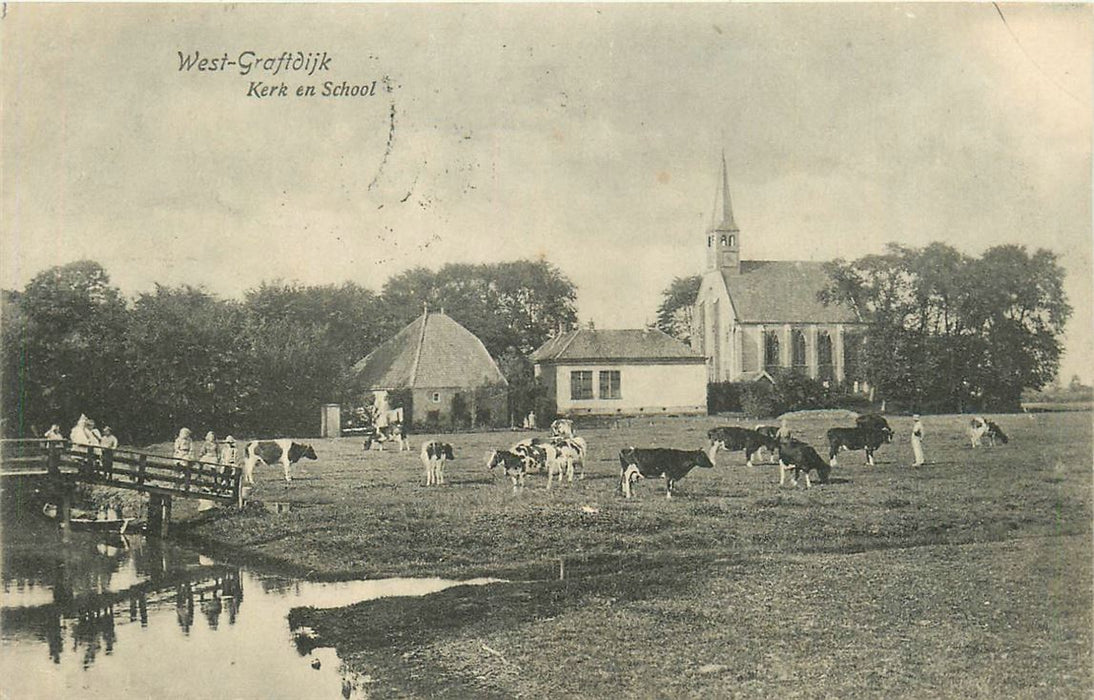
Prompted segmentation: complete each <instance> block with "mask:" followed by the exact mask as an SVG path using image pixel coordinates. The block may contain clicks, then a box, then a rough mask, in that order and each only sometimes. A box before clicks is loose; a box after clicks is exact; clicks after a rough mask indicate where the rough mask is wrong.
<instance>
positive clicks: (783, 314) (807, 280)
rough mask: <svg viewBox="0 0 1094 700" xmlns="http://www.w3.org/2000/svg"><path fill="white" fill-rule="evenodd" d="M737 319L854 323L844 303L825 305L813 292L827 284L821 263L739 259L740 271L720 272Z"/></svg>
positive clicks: (761, 321) (744, 320)
mask: <svg viewBox="0 0 1094 700" xmlns="http://www.w3.org/2000/svg"><path fill="white" fill-rule="evenodd" d="M722 279H723V280H724V281H725V285H726V291H728V292H729V298H730V299H731V300H732V301H733V307H734V309H735V310H736V312H737V319H738V321H741V322H745V323H748V322H752V323H855V322H857V321H858V319H857V318H856V317H855V314H854V312H853V311H852V310H851V309H849V308H847V307H846V306H839V305H835V304H832V305H828V306H825V305H824V304H823V303H822V302H821V301H820V300H819V299H817V293H818V292H820V291H821V290H823V289H824V288H825V287H827V286H828V285H829V283H830V279H829V277H828V273H826V272H825V271H824V263H819V262H812V261H809V262H806V261H794V260H742V261H741V271H740V272H739V273H733V272H729V271H722Z"/></svg>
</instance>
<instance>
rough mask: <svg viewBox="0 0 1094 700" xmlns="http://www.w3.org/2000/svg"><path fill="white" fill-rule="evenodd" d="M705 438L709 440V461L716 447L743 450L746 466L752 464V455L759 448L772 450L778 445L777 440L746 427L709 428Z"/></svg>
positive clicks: (715, 451) (712, 457) (711, 459)
mask: <svg viewBox="0 0 1094 700" xmlns="http://www.w3.org/2000/svg"><path fill="white" fill-rule="evenodd" d="M707 439H708V440H709V441H710V448H709V452H710V461H711V462H713V461H714V458H715V455H717V454H718V448H719V447H721V448H722V449H725V450H729V451H730V452H735V451H737V450H744V451H745V460H746V463H747V464H748V466H750V467H751V466H752V455H753V454H755V453H756V452H757V451H758V450H759V449H760V448H762V447H766V448H767V449H769V450H771V451H772V452H774V451H775V450H776V449H778V447H779V443H778V441H776V440H774V439H773V438H769V437H767V436H766V435H762V434H760V433H758V432H756V431H755V430H749V429H748V428H735V427H728V426H727V427H723V428H711V429H710V430H708V431H707Z"/></svg>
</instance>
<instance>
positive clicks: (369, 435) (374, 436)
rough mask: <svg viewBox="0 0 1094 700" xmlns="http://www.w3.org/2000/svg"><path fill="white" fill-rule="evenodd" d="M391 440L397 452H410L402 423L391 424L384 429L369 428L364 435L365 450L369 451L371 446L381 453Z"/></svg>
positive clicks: (408, 441)
mask: <svg viewBox="0 0 1094 700" xmlns="http://www.w3.org/2000/svg"><path fill="white" fill-rule="evenodd" d="M391 440H394V441H395V443H396V444H397V445H398V448H397V450H398V451H399V452H403V451H406V452H410V440H409V438H407V434H406V427H405V426H404V425H403V424H402V423H393V424H391V425H389V426H387V427H384V428H380V427H376V426H371V427H370V428H369V429H368V431H367V432H366V433H365V450H366V451H368V450H371V449H372V448H373V445H376V446H379V448H380V451H381V452H383V451H384V445H386V444H387V443H388V442H389V441H391Z"/></svg>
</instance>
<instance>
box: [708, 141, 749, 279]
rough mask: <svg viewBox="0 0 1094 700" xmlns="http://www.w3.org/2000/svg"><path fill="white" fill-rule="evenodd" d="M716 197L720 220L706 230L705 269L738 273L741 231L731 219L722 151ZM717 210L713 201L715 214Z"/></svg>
mask: <svg viewBox="0 0 1094 700" xmlns="http://www.w3.org/2000/svg"><path fill="white" fill-rule="evenodd" d="M719 194H720V196H719V197H718V199H721V207H720V209H721V215H722V220H721V221H720V222H719V223H716V224H714V225H712V226H711V227H710V229H708V230H707V234H706V238H707V241H706V242H707V270H708V271H713V270H717V271H719V272H729V273H732V274H739V273H740V272H741V232H740V230H739V229H738V228H737V224H736V222H735V221H734V220H733V206H732V204H731V203H730V201H729V173H728V172H727V170H726V154H725V151H723V152H722V182H721V191H720V193H719ZM718 210H719V207H718V203H717V201H716V202H715V208H714V211H715V216H717V212H718Z"/></svg>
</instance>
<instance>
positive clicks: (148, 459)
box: [0, 438, 243, 537]
mask: <svg viewBox="0 0 1094 700" xmlns="http://www.w3.org/2000/svg"><path fill="white" fill-rule="evenodd" d="M0 476H2V477H14V476H48V477H50V478H52V479H55V480H57V481H59V482H61V483H62V484H63V485H64V486H65V488H64V489H63V497H62V501H63V503H62V504H61V509H60V514H59V517H60V519H61V522H62V527H65V528H68V527H69V526H70V523H71V506H72V503H71V501H72V498H71V496H72V488H71V487H72V486H74V485H75V483H77V482H80V483H86V484H96V485H99V486H110V487H113V488H118V489H129V490H132V491H141V492H144V493H147V494H149V497H150V498H149V503H148V533H149V534H152V535H155V536H160V537H165V536H166V535H167V530H168V524H169V523H170V521H171V500H172V498H174V497H181V498H197V499H202V500H208V501H215V502H220V503H228V504H235V505H237V506H240V507H242V505H243V486H242V480H243V470H242V469H241V468H239V467H237V466H235V465H233V464H219V463H216V462H203V461H199V460H183V459H176V458H172V457H164V456H162V455H156V454H151V453H148V452H138V451H136V450H123V449H110V448H103V447H89V446H84V445H73V444H72V443H71V442H69V441H68V440H47V439H44V438H35V439H29V440H26V439H24V440H0Z"/></svg>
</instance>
